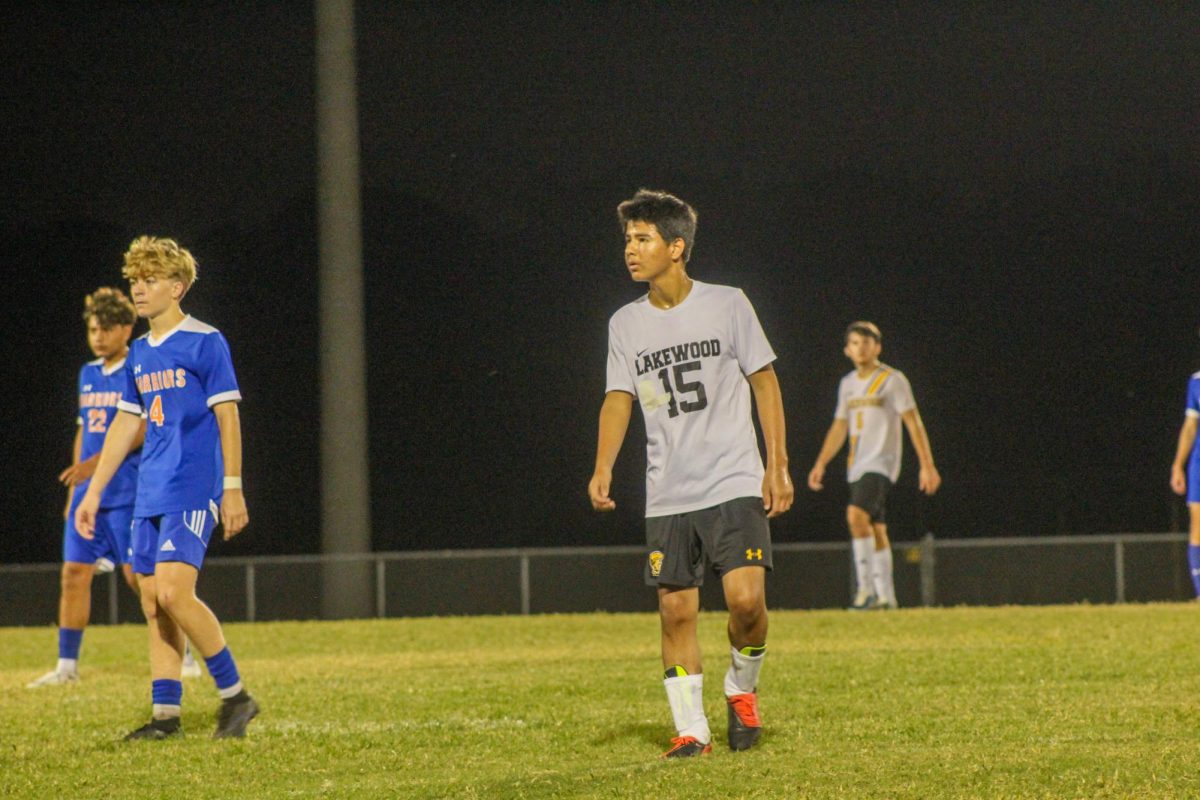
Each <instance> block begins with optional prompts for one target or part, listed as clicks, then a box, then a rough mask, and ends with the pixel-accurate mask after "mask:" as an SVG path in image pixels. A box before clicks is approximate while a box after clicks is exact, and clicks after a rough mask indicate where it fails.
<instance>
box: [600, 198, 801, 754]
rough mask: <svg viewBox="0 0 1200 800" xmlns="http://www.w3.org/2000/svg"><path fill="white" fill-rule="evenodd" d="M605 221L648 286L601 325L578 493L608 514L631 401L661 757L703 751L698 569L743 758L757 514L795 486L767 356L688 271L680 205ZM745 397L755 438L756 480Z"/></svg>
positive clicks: (753, 675) (750, 710)
mask: <svg viewBox="0 0 1200 800" xmlns="http://www.w3.org/2000/svg"><path fill="white" fill-rule="evenodd" d="M617 215H618V219H619V220H620V224H621V229H622V231H623V232H624V234H625V266H626V268H627V269H628V270H629V275H630V277H631V278H633V280H635V281H638V282H643V283H648V284H649V285H650V290H649V292H647V293H646V294H645V295H643V296H642V297H640V298H638V299H637V300H635V301H633V302H632V303H629V304H628V305H626V306H624V307H623V308H621V309H620V310H618V311H617V313H615V314H614V315H613V316H612V319H611V321H610V322H609V329H608V379H607V389H606V393H605V396H604V405H603V407H602V408H601V410H600V432H599V437H598V441H597V445H596V466H595V471H594V473H593V475H592V479H591V482H590V483H589V484H588V495H589V497H590V499H591V501H592V507H593V508H595V509H596V510H597V511H611V510H612V509H613V508H615V506H616V504H615V502H614V501H613V499H612V498H611V497H610V496H609V488H610V486H611V483H612V467H613V463H614V462H615V461H616V459H617V453H618V451H620V449H621V443H622V441H623V440H624V438H625V431H626V429H627V427H628V425H629V417H630V414H631V412H632V409H633V403H634V400H635V399H636V400H637V401H638V403H639V404H640V405H641V407H642V417H643V419H644V420H645V423H646V461H647V465H646V543H647V550H648V551H649V552H648V556H647V560H646V565H645V567H644V577H645V582H646V583H647V585H649V586H653V587H656V588H657V590H658V607H659V616H660V619H661V623H662V659H663V666H664V667H665V668H666V672H665V675H664V679H663V685H664V687H665V688H666V693H667V701H668V703H669V704H670V707H671V715H672V717H673V718H674V721H675V729H676V731H677V733H678V735H677V736H676V737H675V738H674V739H672V742H671V748H670V749H669V750H668V751H667V752H666V753H664V756H665V757H668V758H682V757H688V756H697V755H702V754H704V753H708V752H710V751H711V749H712V744H711V742H712V735H711V733H710V732H709V727H708V720H707V718H706V717H705V714H704V698H703V693H702V688H703V679H704V675H703V674H702V672H701V667H700V645H699V642H698V641H697V638H696V621H697V614H698V612H699V605H700V591H699V588H698V587H699V586H700V585H701V584H702V583H703V582H704V562H705V561H706V560H707V561H709V562H710V563H711V564H712V566H713V569H714V570H715V572H716V574H717V576H718V577H720V579H721V584H722V587H723V589H724V592H725V603H726V605H727V606H728V608H729V625H728V631H729V643H730V665H729V670H728V671H727V672H726V674H725V682H724V690H725V698H726V703H727V711H728V725H729V727H728V744H729V747H730V748H731V749H733V750H745V749H747V748H749V747H751V746H753V745H754V743H755V742H756V741H757V740H758V737H759V734H760V733H761V731H762V723H761V721H760V719H759V714H758V693H757V692H758V676H759V671H760V670H761V669H762V664H763V659H764V658H765V656H766V646H767V606H766V571H767V570H769V569H770V568H771V532H770V527H769V526H768V523H767V518H768V517H774V516H777V515H779V514H782V513H783V512H785V511H787V510H788V509H789V508H790V507H791V505H792V496H793V491H794V490H793V488H792V481H791V478H790V477H789V476H788V469H787V465H788V461H787V443H786V436H785V431H784V419H783V400H782V397H781V395H780V391H779V381H778V380H777V379H776V377H775V370H774V369H773V368H772V366H771V364H772V362H773V361H774V360H775V353H774V352H773V351H772V350H771V346H770V344H768V343H767V339H766V336H764V335H763V331H762V326H760V325H759V322H758V318H757V317H756V316H755V314H754V309H753V307H752V306H751V305H750V301H749V300H747V299H746V296H745V295H744V294H742V292H741V290H740V289H735V288H733V287H731V286H717V285H715V284H707V283H701V282H700V281H696V280H692V278H690V277H689V276H688V274H687V270H686V264H687V260H688V257H689V256H690V254H691V250H692V243H693V241H694V239H695V235H696V212H695V211H694V210H693V209H692V207H691V206H689V205H688V204H687V203H685V202H683V201H682V200H680V199H679V198H677V197H674V196H673V195H670V194H667V193H666V192H653V191H649V190H646V189H642V190H641V191H639V192H638V193H637V194H636V195H635V196H634V197H633V198H632V199H630V200H627V201H625V202H624V203H621V205H620V206H619V207H618V209H617ZM751 394H753V397H754V401H755V403H756V405H757V408H758V418H759V420H760V421H761V424H762V429H763V439H764V440H765V442H766V448H767V467H766V470H765V471H764V469H763V464H762V456H761V455H760V454H759V451H758V441H757V439H756V437H755V433H754V423H753V421H752V419H751V410H750V400H751Z"/></svg>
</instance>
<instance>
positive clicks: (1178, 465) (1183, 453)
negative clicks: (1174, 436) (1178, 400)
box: [1171, 415, 1198, 495]
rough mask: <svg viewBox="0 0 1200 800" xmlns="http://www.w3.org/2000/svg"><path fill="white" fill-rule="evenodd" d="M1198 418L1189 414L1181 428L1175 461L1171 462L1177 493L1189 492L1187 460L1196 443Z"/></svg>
mask: <svg viewBox="0 0 1200 800" xmlns="http://www.w3.org/2000/svg"><path fill="white" fill-rule="evenodd" d="M1197 421H1198V420H1197V418H1196V417H1193V416H1190V415H1189V416H1187V417H1186V418H1184V420H1183V427H1182V428H1180V429H1179V444H1178V445H1177V446H1176V448H1175V461H1174V462H1173V463H1172V464H1171V490H1172V491H1174V492H1175V494H1180V495H1182V494H1187V460H1188V458H1189V457H1190V456H1191V454H1192V448H1193V447H1194V446H1195V444H1196V424H1197Z"/></svg>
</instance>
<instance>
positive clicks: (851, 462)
mask: <svg viewBox="0 0 1200 800" xmlns="http://www.w3.org/2000/svg"><path fill="white" fill-rule="evenodd" d="M843 352H844V353H845V354H846V358H848V359H850V361H851V362H852V363H853V364H854V370H853V371H852V372H850V373H849V374H848V375H846V376H845V377H844V378H842V382H841V384H840V385H839V386H838V402H837V410H836V411H835V412H834V415H833V424H832V425H830V426H829V432H828V433H827V434H825V443H824V444H823V445H822V447H821V452H820V454H819V455H818V456H817V461H816V463H815V464H813V468H812V471H811V472H809V473H808V487H809V488H810V489H812V490H813V491H814V492H819V491H821V489H823V488H824V481H825V467H826V465H827V464H829V462H830V460H831V459H832V458H833V457H834V456H835V455H837V452H838V451H839V450H841V449H842V445H843V444H845V442H846V439H847V437H849V439H850V451H849V453H847V455H846V467H847V473H848V474H847V480H848V481H849V483H850V504H849V506H848V507H847V508H846V523H847V525H849V527H850V543H851V547H852V549H853V551H854V574H855V578H856V580H857V584H858V591H857V592H856V594H855V596H854V601H853V602H852V603H851V605H850V608H852V609H854V610H859V611H861V610H867V609H887V608H895V607H896V588H895V584H894V581H893V579H892V546H891V543H890V542H889V541H888V534H887V514H886V511H887V496H888V493H889V492H890V491H891V488H892V485H893V484H895V482H896V478H898V477H899V476H900V454H901V451H902V444H903V443H902V442H901V440H900V421H901V420H903V421H904V427H906V428H908V435H909V438H910V439H912V443H913V449H915V450H916V451H917V458H918V459H919V460H920V462H921V472H920V477H919V479H918V484H919V487H920V490H921V491H922V492H924V493H925V494H929V495H932V494H933V493H934V492H936V491H937V490H938V487H939V486H941V484H942V478H941V476H940V475H939V474H938V471H937V467H935V466H934V464H933V450H932V449H931V448H930V446H929V436H928V434H926V432H925V425H924V423H923V422H922V421H921V414H920V413H919V412H918V411H917V403H916V401H915V400H913V394H912V387H911V386H909V383H908V378H906V377H904V373H902V372H901V371H900V370H898V369H895V368H893V367H889V366H888V365H887V364H884V363H882V362H880V360H879V355H880V353H882V352H883V334H881V333H880V332H879V328H878V327H876V326H875V324H874V323H871V322H866V321H859V322H852V323H851V324H850V326H849V327H848V328H847V329H846V347H845V350H844V351H843Z"/></svg>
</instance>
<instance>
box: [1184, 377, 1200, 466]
mask: <svg viewBox="0 0 1200 800" xmlns="http://www.w3.org/2000/svg"><path fill="white" fill-rule="evenodd" d="M1183 413H1184V414H1185V415H1186V416H1188V417H1190V418H1192V419H1196V418H1197V417H1200V372H1197V373H1195V374H1194V375H1192V377H1191V378H1189V379H1188V387H1187V407H1186V408H1185V409H1184V411H1183ZM1191 462H1192V463H1191V464H1190V469H1189V472H1190V473H1191V474H1192V475H1194V476H1196V477H1195V478H1194V480H1197V481H1198V482H1200V446H1193V447H1192V459H1191Z"/></svg>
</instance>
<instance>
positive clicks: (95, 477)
mask: <svg viewBox="0 0 1200 800" xmlns="http://www.w3.org/2000/svg"><path fill="white" fill-rule="evenodd" d="M142 424H143V423H142V418H141V416H139V415H138V414H133V413H130V412H128V411H124V410H122V411H118V412H117V416H116V417H115V418H114V419H113V421H112V422H111V423H110V424H109V426H108V433H106V434H105V435H104V447H103V449H101V450H100V460H99V462H97V464H96V471H95V472H94V473H93V474H92V482H91V483H89V484H88V488H87V491H86V492H84V495H83V499H82V500H80V501H79V507H78V508H76V509H75V529H76V530H77V531H79V535H80V536H82V537H83V538H85V539H91V538H93V536H94V533H93V531H94V530H95V527H96V512H97V511H99V510H100V495H102V494H103V493H104V489H105V487H107V486H108V482H109V481H111V480H112V477H113V475H115V474H117V469H119V468H120V466H121V463H122V462H123V461H124V460H125V457H126V456H127V455H129V452H130V451H131V450H132V449H133V445H134V443H135V442H136V441H137V438H138V434H139V433H140V432H141V431H142V430H143V428H142Z"/></svg>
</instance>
